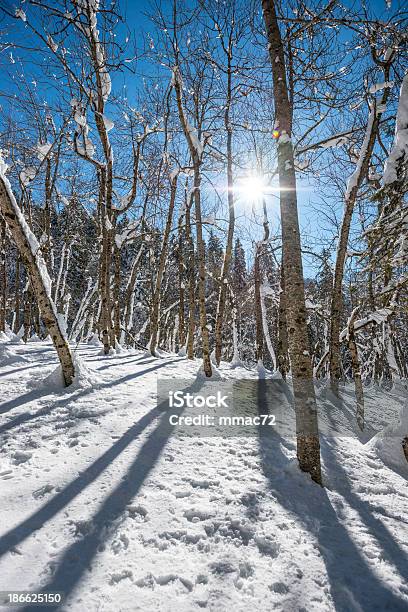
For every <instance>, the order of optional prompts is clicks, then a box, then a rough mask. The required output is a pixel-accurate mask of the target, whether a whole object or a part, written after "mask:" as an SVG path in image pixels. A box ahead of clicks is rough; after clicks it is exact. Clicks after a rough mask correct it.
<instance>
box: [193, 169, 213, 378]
mask: <svg viewBox="0 0 408 612" xmlns="http://www.w3.org/2000/svg"><path fill="white" fill-rule="evenodd" d="M200 183H201V177H200V171H199V169H198V168H196V169H195V171H194V204H195V217H196V230H197V259H198V311H199V315H200V328H201V341H202V351H203V369H204V373H205V375H206V376H207V378H209V377H211V376H212V366H211V359H210V338H209V333H208V327H207V311H206V306H205V281H206V273H205V249H204V239H203V224H202V221H201V219H202V216H201V192H200Z"/></svg>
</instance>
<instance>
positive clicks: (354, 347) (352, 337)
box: [347, 308, 364, 431]
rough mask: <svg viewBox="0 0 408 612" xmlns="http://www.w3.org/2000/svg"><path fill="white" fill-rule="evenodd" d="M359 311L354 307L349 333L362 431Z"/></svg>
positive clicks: (359, 423) (357, 415) (357, 417)
mask: <svg viewBox="0 0 408 612" xmlns="http://www.w3.org/2000/svg"><path fill="white" fill-rule="evenodd" d="M357 312H358V308H355V309H354V312H353V314H352V315H351V317H350V320H349V325H348V330H347V335H348V345H349V349H350V355H351V367H352V372H353V379H354V388H355V392H356V401H357V410H356V419H357V424H358V426H359V428H360V429H361V431H363V430H364V391H363V381H362V379H361V366H360V359H359V356H358V348H357V344H356V338H355V331H354V321H355V318H356V315H357Z"/></svg>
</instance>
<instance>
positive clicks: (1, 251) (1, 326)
mask: <svg viewBox="0 0 408 612" xmlns="http://www.w3.org/2000/svg"><path fill="white" fill-rule="evenodd" d="M6 310H7V268H6V222H5V220H4V217H3V215H1V214H0V332H4V331H6Z"/></svg>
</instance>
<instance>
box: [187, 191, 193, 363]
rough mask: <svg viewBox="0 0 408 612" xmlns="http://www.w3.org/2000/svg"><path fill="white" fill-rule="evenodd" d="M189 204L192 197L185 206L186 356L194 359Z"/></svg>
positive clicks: (191, 249)
mask: <svg viewBox="0 0 408 612" xmlns="http://www.w3.org/2000/svg"><path fill="white" fill-rule="evenodd" d="M191 206H192V199H190V202H189V203H188V204H187V206H186V242H187V245H188V263H187V278H188V330H187V331H188V333H187V357H188V358H189V359H194V331H195V253H194V242H193V237H192V235H191Z"/></svg>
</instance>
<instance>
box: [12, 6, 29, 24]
mask: <svg viewBox="0 0 408 612" xmlns="http://www.w3.org/2000/svg"><path fill="white" fill-rule="evenodd" d="M15 15H16V17H17V18H18V19H21V21H24V22H26V21H27V15H26V14H25V12H24V11H23V9H21V8H18V9H16V12H15Z"/></svg>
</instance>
